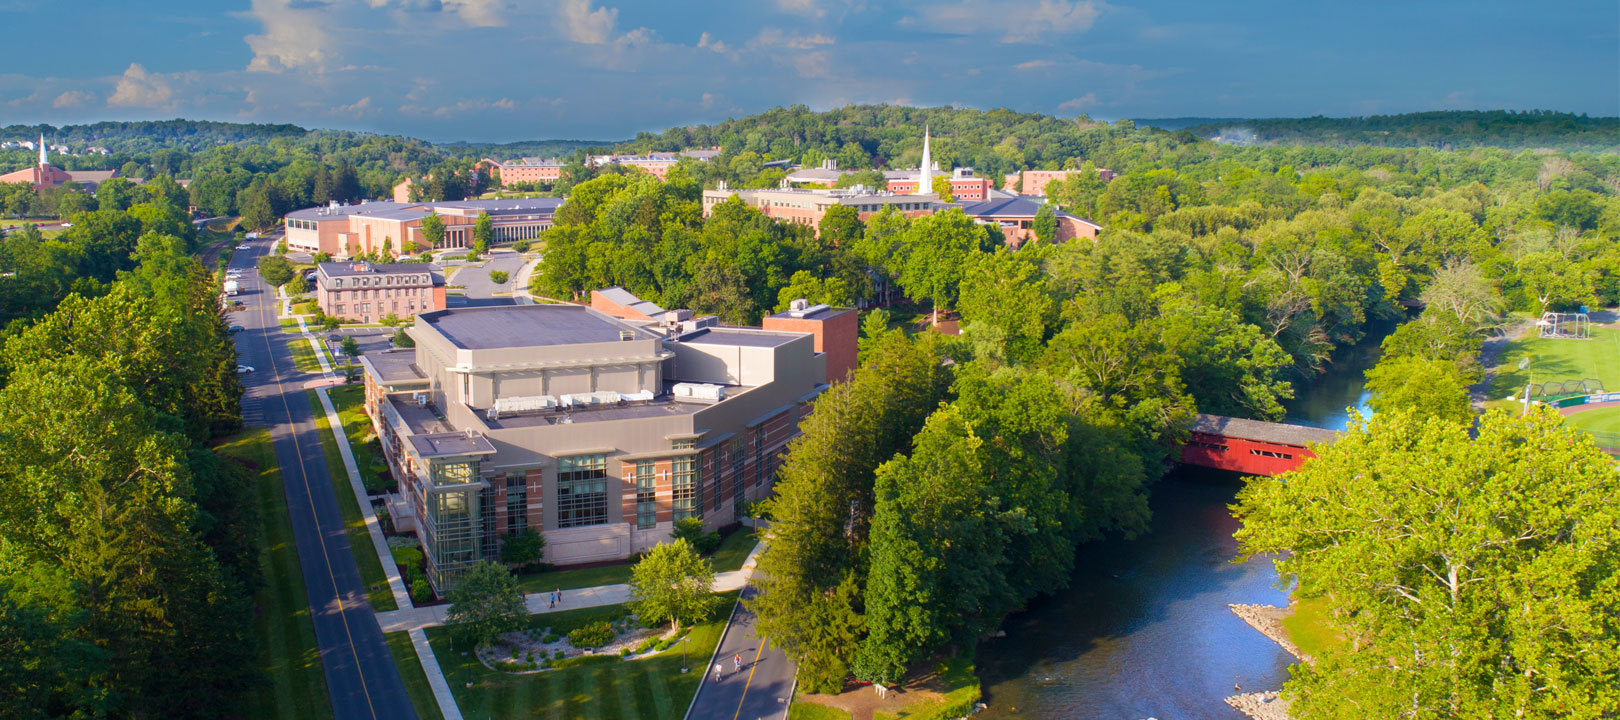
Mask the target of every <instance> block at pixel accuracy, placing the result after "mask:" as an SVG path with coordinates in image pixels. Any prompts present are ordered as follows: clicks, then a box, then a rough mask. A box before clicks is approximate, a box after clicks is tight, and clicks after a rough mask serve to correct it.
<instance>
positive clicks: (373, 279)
mask: <svg viewBox="0 0 1620 720" xmlns="http://www.w3.org/2000/svg"><path fill="white" fill-rule="evenodd" d="M345 279H347V280H349V281H350V282H349V287H352V288H359V287H382V286H384V285H424V284H428V283H432V282H433V276H432V275H430V274H422V275H418V274H414V273H413V274H410V275H399V274H395V273H389V274H386V275H371V276H361V277H352V278H332V287H335V288H340V287H343V281H344V280H345Z"/></svg>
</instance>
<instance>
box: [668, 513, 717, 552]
mask: <svg viewBox="0 0 1620 720" xmlns="http://www.w3.org/2000/svg"><path fill="white" fill-rule="evenodd" d="M673 535H674V539H676V540H685V541H686V542H688V543H690V544H691V545H692V549H693V550H696V551H697V552H698V554H699V555H708V554H709V553H712V552H714V551H715V550H716V549H718V548H719V547H720V533H713V532H704V531H703V521H702V520H699V519H698V518H686V519H684V520H677V521H675V530H674V532H673Z"/></svg>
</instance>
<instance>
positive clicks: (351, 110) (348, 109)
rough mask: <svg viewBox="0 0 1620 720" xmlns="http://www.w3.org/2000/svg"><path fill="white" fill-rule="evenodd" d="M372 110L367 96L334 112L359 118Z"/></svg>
mask: <svg viewBox="0 0 1620 720" xmlns="http://www.w3.org/2000/svg"><path fill="white" fill-rule="evenodd" d="M249 100H250V101H251V100H252V93H249ZM370 108H371V96H370V95H367V96H365V97H363V98H360V99H359V100H356V101H354V102H352V103H349V104H348V105H339V106H338V107H335V108H332V112H334V113H336V114H338V115H353V116H355V117H359V116H361V115H364V114H366V110H368V109H370Z"/></svg>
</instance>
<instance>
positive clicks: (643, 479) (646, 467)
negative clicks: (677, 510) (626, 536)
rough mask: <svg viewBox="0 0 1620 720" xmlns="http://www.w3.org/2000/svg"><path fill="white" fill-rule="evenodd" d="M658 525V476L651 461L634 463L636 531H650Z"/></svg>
mask: <svg viewBox="0 0 1620 720" xmlns="http://www.w3.org/2000/svg"><path fill="white" fill-rule="evenodd" d="M657 524H658V475H657V474H656V473H655V471H654V470H653V463H652V461H651V460H642V461H639V462H637V463H636V529H637V530H651V529H652V528H653V526H654V525H657Z"/></svg>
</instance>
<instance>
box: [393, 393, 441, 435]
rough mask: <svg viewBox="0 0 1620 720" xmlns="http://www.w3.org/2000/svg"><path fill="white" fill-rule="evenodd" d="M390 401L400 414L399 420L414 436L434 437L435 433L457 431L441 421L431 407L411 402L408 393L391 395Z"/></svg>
mask: <svg viewBox="0 0 1620 720" xmlns="http://www.w3.org/2000/svg"><path fill="white" fill-rule="evenodd" d="M388 401H389V402H390V403H392V404H393V406H394V410H395V412H398V413H399V419H401V420H404V421H405V426H406V427H409V428H410V429H411V434H413V435H432V434H434V433H448V432H455V431H456V429H455V428H453V427H451V426H450V423H448V422H445V421H443V420H440V419H439V416H438V415H435V414H433V409H432V408H431V407H424V406H421V405H417V404H416V403H414V402H411V396H410V395H409V394H407V393H399V394H395V395H389V396H388Z"/></svg>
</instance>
